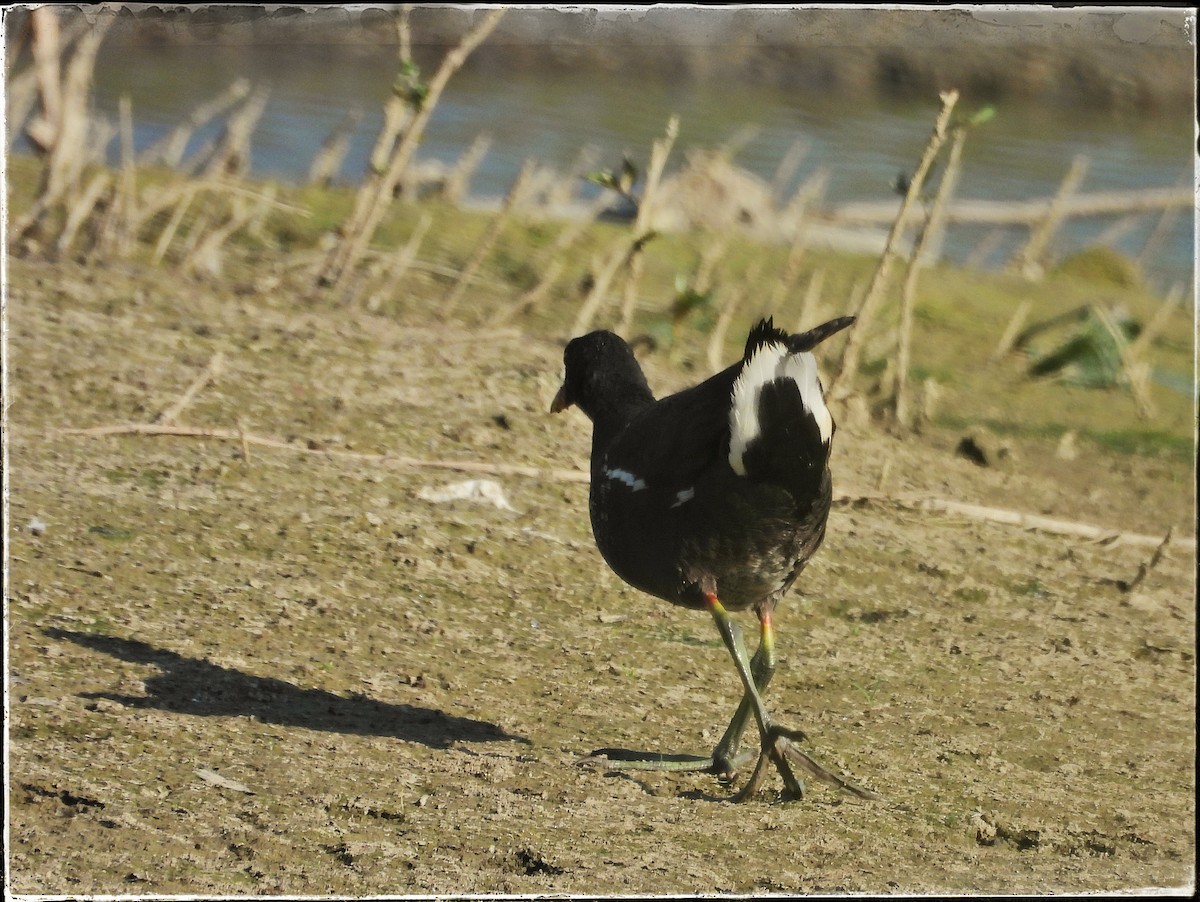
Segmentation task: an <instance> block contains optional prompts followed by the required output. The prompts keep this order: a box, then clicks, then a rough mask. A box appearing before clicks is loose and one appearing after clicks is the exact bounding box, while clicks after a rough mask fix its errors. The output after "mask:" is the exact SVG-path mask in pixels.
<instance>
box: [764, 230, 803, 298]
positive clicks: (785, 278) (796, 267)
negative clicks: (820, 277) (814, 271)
mask: <svg viewBox="0 0 1200 902" xmlns="http://www.w3.org/2000/svg"><path fill="white" fill-rule="evenodd" d="M807 246H808V236H807V235H806V234H805V231H804V229H803V228H802V227H799V226H797V228H796V233H795V234H794V235H793V236H792V243H791V246H790V247H789V248H788V255H787V259H786V260H785V261H784V264H783V274H782V275H780V277H779V281H778V282H776V283H775V288H774V290H773V291H772V292H771V298H770V300H769V301H767V311H766V315H767V316H772V315H773V314H774V313H775V311H776V310H778V309H779V307H780V305H782V304H783V299H784V298H785V297H787V296H788V295H789V294H791V293H792V289H793V288H795V287H796V280H797V279H798V278H799V277H800V264H801V262H803V260H804V251H805V250H806V249H807Z"/></svg>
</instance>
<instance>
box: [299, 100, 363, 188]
mask: <svg viewBox="0 0 1200 902" xmlns="http://www.w3.org/2000/svg"><path fill="white" fill-rule="evenodd" d="M362 116H363V114H362V110H360V109H357V108H355V109H352V110H350V111H349V112H348V113H346V115H345V116H343V117H342V121H341V122H339V123H338V124H337V125H336V126H334V129H333V131H331V132H330V133H329V134H328V135H326V136H325V140H324V141H322V142H321V146H320V148H319V149H318V150H317V152H316V154H314V155H313V158H312V162H311V163H310V164H309V165H308V175H307V178H306V181H307V182H308V184H310V185H320V186H322V187H328V186H329V185H331V184H332V183H333V180H334V177H335V176H336V175H337V172H338V170H339V169H340V168H341V166H342V161H343V160H344V159H346V153H347V152H348V151H349V150H350V138H351V136H352V135H353V134H354V129H355V128H357V127H358V123H359V122H361V121H362Z"/></svg>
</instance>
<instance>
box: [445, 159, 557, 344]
mask: <svg viewBox="0 0 1200 902" xmlns="http://www.w3.org/2000/svg"><path fill="white" fill-rule="evenodd" d="M535 165H536V164H535V163H534V161H533V160H532V159H529V160H526V161H525V163H524V164H523V165H522V166H521V171H520V172H518V173H517V177H516V178H515V179H514V180H513V183H512V187H511V188H509V189H508V194H506V195H505V197H504V202H503V203H502V204H501V205H500V212H499V213H497V214H496V215H495V216H493V217H492V221H491V222H489V223H488V227H487V230H486V231H485V232H484V234H483V237H482V238H480V239H479V243H478V244H477V245H475V250H474V252H473V253H472V254H471V258H470V259H469V260H468V261H467V265H466V266H464V267H463V270H462V272H461V273H459V276H458V281H457V282H455V283H454V287H453V288H452V289H450V294H449V295H447V296H446V300H445V301H444V302H443V303H442V307H441V310H440V311H439V313H438V316H439V317H440V318H441V319H443V320H446V319H449V318H450V317H451V316H453V315H454V311H455V310H457V309H458V302H459V301H461V300H462V296H463V293H464V292H465V291H466V290H467V283H468V282H469V281H470V280H471V279H473V278H474V277H475V274H476V273H477V272H478V271H479V267H481V266H482V265H483V261H484V260H486V259H487V256H488V254H490V253H491V252H492V249H493V248H494V247H495V246H496V242H497V241H499V240H500V235H501V233H502V232H503V231H504V227H505V225H507V224H508V221H509V219H511V218H512V215H513V213H514V212H515V211H516V210H517V209H519V208H520V205H521V202H522V200H523V199H524V197H525V193H526V189H527V188H528V186H529V178H530V176H532V175H533V171H534V167H535Z"/></svg>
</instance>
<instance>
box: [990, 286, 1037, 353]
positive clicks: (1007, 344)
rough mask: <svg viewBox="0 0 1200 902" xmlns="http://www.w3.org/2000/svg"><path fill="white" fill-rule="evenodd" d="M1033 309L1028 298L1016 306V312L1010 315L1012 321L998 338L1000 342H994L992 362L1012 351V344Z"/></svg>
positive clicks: (1031, 302)
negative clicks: (994, 348)
mask: <svg viewBox="0 0 1200 902" xmlns="http://www.w3.org/2000/svg"><path fill="white" fill-rule="evenodd" d="M1032 309H1033V301H1031V300H1030V299H1029V298H1026V299H1025V300H1023V301H1021V303H1020V304H1019V305H1018V306H1017V309H1016V311H1015V312H1014V313H1013V315H1012V319H1010V320H1009V321H1008V325H1007V326H1006V327H1005V329H1004V334H1003V335H1001V336H1000V340H999V341H998V342H996V350H994V351H992V356H991V359H992V360H999V359H1000V358H1001V357H1003V356H1004V355H1005V354H1007V353H1008V352H1009V351H1011V350H1012V347H1013V344H1014V343H1015V342H1016V340H1017V335H1019V334H1020V332H1021V327H1022V326H1023V325H1025V320H1026V319H1027V318H1028V317H1029V311H1030V310H1032Z"/></svg>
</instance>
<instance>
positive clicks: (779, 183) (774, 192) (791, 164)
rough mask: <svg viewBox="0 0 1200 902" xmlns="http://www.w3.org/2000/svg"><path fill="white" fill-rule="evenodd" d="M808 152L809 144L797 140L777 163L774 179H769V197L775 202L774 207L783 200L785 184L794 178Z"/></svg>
mask: <svg viewBox="0 0 1200 902" xmlns="http://www.w3.org/2000/svg"><path fill="white" fill-rule="evenodd" d="M808 151H809V143H808V142H807V141H805V140H804V139H803V138H798V139H796V140H795V141H793V142H792V145H791V147H789V148H788V149H787V153H785V154H784V155H783V158H782V159H781V160H780V161H779V165H778V166H777V167H775V177H774V178H773V179H771V197H772V198H773V199H774V200H775V204H776V206H779V205H780V202H781V201H782V200H783V192H784V189H786V187H787V183H788V182H790V181H791V180H792V177H793V176H795V174H796V171H797V170H798V169H799V168H800V164H801V163H803V162H804V158H805V157H806V156H808Z"/></svg>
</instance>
